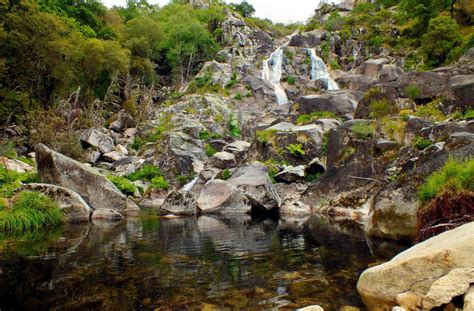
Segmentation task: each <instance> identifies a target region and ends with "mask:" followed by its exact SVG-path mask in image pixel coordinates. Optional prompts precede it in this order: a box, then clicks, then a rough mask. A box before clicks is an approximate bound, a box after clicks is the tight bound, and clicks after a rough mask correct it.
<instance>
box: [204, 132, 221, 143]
mask: <svg viewBox="0 0 474 311" xmlns="http://www.w3.org/2000/svg"><path fill="white" fill-rule="evenodd" d="M221 138H222V135H221V134H218V133H211V132H209V131H201V132H199V139H200V140H204V141H207V140H211V139H221Z"/></svg>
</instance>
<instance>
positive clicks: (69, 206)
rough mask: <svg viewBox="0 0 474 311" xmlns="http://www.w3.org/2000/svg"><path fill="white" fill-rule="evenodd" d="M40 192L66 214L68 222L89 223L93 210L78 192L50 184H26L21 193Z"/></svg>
mask: <svg viewBox="0 0 474 311" xmlns="http://www.w3.org/2000/svg"><path fill="white" fill-rule="evenodd" d="M23 190H28V191H38V192H41V193H42V194H44V195H46V196H48V197H50V198H51V199H52V200H53V201H54V202H56V204H58V205H59V208H60V209H61V210H62V211H63V212H64V215H65V217H66V220H67V221H68V222H84V221H89V219H90V217H91V214H92V211H93V210H92V208H91V207H90V206H89V205H88V204H87V203H86V201H84V199H83V198H81V196H80V195H79V194H77V193H76V192H74V191H72V190H70V189H66V188H63V187H59V186H54V185H50V184H35V183H33V184H26V185H23V186H22V187H21V188H20V190H19V191H23Z"/></svg>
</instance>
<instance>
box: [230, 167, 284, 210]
mask: <svg viewBox="0 0 474 311" xmlns="http://www.w3.org/2000/svg"><path fill="white" fill-rule="evenodd" d="M227 182H228V183H230V184H231V185H234V186H236V187H237V188H238V189H240V190H241V191H242V192H243V193H244V194H245V196H246V197H247V198H248V199H249V201H250V203H251V205H252V210H254V211H256V212H262V213H265V212H268V211H270V210H272V209H276V208H279V207H280V205H281V199H280V196H279V195H278V193H277V192H276V191H275V188H274V187H273V184H272V181H271V180H270V177H269V176H268V173H267V168H266V167H265V165H263V164H262V163H260V162H254V163H251V164H248V165H246V166H243V167H239V168H237V169H236V170H235V171H234V173H233V174H232V177H231V178H230V179H228V180H227Z"/></svg>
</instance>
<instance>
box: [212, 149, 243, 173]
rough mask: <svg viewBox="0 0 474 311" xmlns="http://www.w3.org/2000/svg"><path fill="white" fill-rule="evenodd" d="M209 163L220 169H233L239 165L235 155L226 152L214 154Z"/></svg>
mask: <svg viewBox="0 0 474 311" xmlns="http://www.w3.org/2000/svg"><path fill="white" fill-rule="evenodd" d="M209 163H210V164H211V165H212V166H214V167H217V168H220V169H226V168H233V167H235V166H236V165H237V162H236V161H235V155H233V154H232V153H229V152H226V151H222V152H217V153H216V154H214V155H213V156H212V157H211V159H210V161H209Z"/></svg>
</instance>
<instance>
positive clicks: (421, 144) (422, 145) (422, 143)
mask: <svg viewBox="0 0 474 311" xmlns="http://www.w3.org/2000/svg"><path fill="white" fill-rule="evenodd" d="M432 144H433V142H432V141H431V140H429V139H426V138H423V137H416V138H415V140H414V142H413V145H414V146H415V147H416V148H417V149H418V150H424V149H426V148H428V147H429V146H431V145H432Z"/></svg>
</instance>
